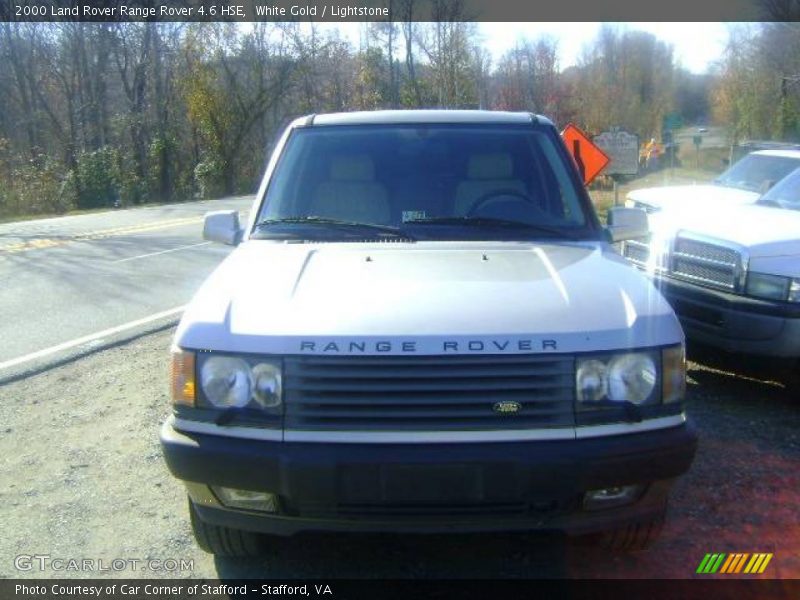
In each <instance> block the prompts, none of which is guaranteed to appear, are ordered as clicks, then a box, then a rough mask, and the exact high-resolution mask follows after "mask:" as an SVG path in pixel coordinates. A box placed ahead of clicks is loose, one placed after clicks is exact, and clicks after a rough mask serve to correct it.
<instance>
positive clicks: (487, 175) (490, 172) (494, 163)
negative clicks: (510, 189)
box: [467, 152, 514, 179]
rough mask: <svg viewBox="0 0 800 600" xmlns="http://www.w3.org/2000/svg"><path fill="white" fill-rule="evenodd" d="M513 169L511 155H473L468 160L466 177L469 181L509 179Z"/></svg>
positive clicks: (501, 153)
mask: <svg viewBox="0 0 800 600" xmlns="http://www.w3.org/2000/svg"><path fill="white" fill-rule="evenodd" d="M513 172H514V167H513V164H512V162H511V155H510V154H506V153H505V152H495V153H492V154H473V155H472V156H471V157H470V159H469V167H468V169H467V177H469V178H470V179H511V178H512V175H513Z"/></svg>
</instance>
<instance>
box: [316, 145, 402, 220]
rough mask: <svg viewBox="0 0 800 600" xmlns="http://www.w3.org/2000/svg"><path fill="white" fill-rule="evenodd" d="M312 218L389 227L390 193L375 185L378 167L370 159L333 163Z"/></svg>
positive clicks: (357, 157)
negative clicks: (379, 224)
mask: <svg viewBox="0 0 800 600" xmlns="http://www.w3.org/2000/svg"><path fill="white" fill-rule="evenodd" d="M308 214H309V215H312V216H318V217H327V218H331V219H342V220H345V221H356V222H359V223H389V222H390V221H391V209H390V206H389V200H388V194H387V193H386V189H385V188H384V187H383V186H382V185H381V184H380V183H377V182H376V181H375V165H374V164H373V162H372V159H371V158H369V157H368V156H366V155H363V154H358V155H350V156H337V157H334V158H333V159H331V165H330V172H329V177H328V180H327V181H323V182H322V183H320V184H319V185H318V186H317V187H316V189H315V190H314V194H313V197H312V199H311V204H310V206H309V209H308Z"/></svg>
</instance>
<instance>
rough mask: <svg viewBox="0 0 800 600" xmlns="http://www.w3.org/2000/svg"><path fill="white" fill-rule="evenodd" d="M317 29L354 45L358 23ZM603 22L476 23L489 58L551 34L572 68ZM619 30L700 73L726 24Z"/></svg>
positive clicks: (724, 36)
mask: <svg viewBox="0 0 800 600" xmlns="http://www.w3.org/2000/svg"><path fill="white" fill-rule="evenodd" d="M319 25H320V26H321V29H323V30H325V29H333V28H338V29H340V30H341V31H342V33H343V34H344V35H346V36H347V37H348V39H350V40H351V42H352V43H353V44H354V45H356V46H358V37H359V27H360V26H361V25H362V24H361V23H352V22H351V23H320V24H319ZM602 25H603V23H487V22H481V23H478V30H479V31H480V33H481V35H482V37H483V43H484V45H485V46H486V48H488V49H489V51H490V52H491V53H492V56H493V58H495V59H498V58H500V57H501V56H502V55H503V53H504V52H506V51H507V50H509V49H511V48H513V47H514V44H515V43H516V42H517V41H519V40H520V39H523V38H526V37H527V38H536V37H539V36H541V35H545V34H547V35H551V36H553V37H554V38H556V39H557V40H558V47H559V62H560V66H561V68H562V69H565V68H567V67H569V66H571V65H574V64H575V63H576V62H577V60H578V59H579V57H580V55H581V50H582V49H583V46H584V45H585V44H586V43H588V42H590V41H591V40H593V39H594V37H595V36H596V35H597V32H598V30H599V29H600V27H601V26H602ZM616 25H618V26H619V27H621V28H627V29H629V30H644V31H648V32H650V33H652V34H654V35H655V36H656V37H658V38H659V39H661V40H663V41H665V42H667V43H669V44H672V46H673V48H674V51H675V57H676V59H677V60H678V61H679V62H680V63H681V65H682V66H683V67H684V68H686V69H688V70H689V71H691V72H693V73H703V72H705V71H706V70H707V69H708V67H709V66H710V65H711V64H712V63H713V62H714V61H716V60H719V58H720V57H721V56H722V53H723V51H724V49H725V45H726V44H727V42H728V28H729V27H730V25H731V24H730V23H618V24H616Z"/></svg>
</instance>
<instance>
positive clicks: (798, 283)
mask: <svg viewBox="0 0 800 600" xmlns="http://www.w3.org/2000/svg"><path fill="white" fill-rule="evenodd" d="M788 300H789V302H800V279H792V282H791V283H790V284H789V298H788Z"/></svg>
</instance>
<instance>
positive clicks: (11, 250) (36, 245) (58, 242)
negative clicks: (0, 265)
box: [0, 217, 203, 254]
mask: <svg viewBox="0 0 800 600" xmlns="http://www.w3.org/2000/svg"><path fill="white" fill-rule="evenodd" d="M202 221H203V217H185V218H182V219H170V220H169V221H157V222H155V223H143V224H140V225H127V226H125V227H114V228H111V229H99V230H97V231H90V232H87V233H79V234H76V235H73V236H70V237H67V238H63V239H52V238H41V239H35V240H30V241H26V242H18V243H16V244H8V245H5V246H0V252H5V253H8V254H15V253H17V252H26V251H28V250H39V249H42V248H54V247H56V246H63V245H65V244H70V243H72V242H88V241H94V240H102V239H106V238H110V237H115V236H121V235H127V234H131V233H143V232H147V231H157V230H159V229H168V228H170V227H180V226H181V225H192V224H194V223H201V222H202Z"/></svg>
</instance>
